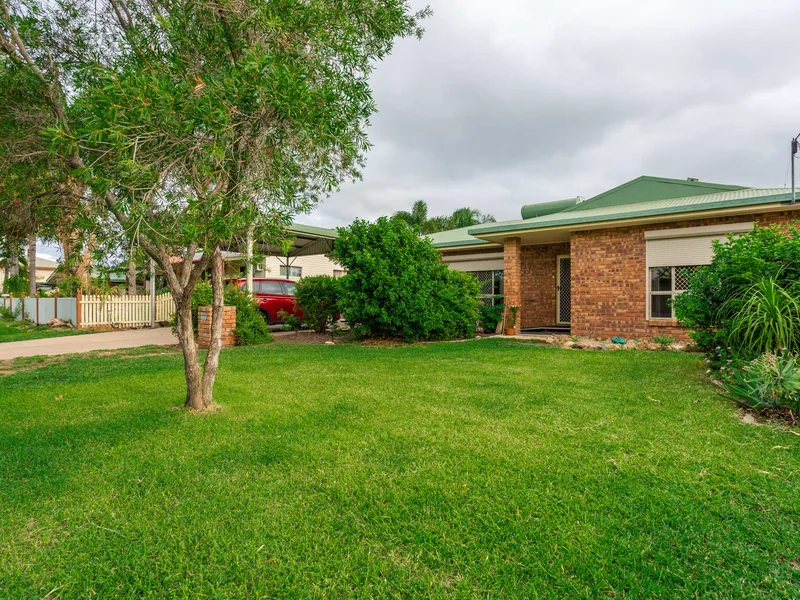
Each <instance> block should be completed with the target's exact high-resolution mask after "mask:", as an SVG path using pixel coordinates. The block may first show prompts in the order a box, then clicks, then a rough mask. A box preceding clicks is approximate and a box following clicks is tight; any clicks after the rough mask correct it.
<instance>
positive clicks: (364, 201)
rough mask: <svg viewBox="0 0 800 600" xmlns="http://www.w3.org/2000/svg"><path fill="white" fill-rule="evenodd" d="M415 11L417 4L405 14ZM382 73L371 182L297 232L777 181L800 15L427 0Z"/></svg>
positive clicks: (687, 0) (333, 201) (713, 3)
mask: <svg viewBox="0 0 800 600" xmlns="http://www.w3.org/2000/svg"><path fill="white" fill-rule="evenodd" d="M424 4H425V3H424V2H414V6H415V7H421V6H424ZM430 5H431V8H432V9H433V11H434V14H433V16H432V17H431V18H430V19H428V20H427V22H426V25H425V28H426V34H425V36H424V38H423V39H422V40H421V41H417V40H403V41H401V42H400V43H398V44H397V45H396V47H395V49H394V52H393V54H392V55H391V56H390V57H389V58H388V59H387V60H385V61H384V62H383V63H381V64H380V65H379V66H378V69H377V71H376V72H375V74H374V76H373V79H372V84H373V89H374V93H375V99H376V101H377V104H378V110H379V112H378V114H376V115H375V116H374V118H373V119H372V127H371V130H370V139H371V141H372V143H373V144H374V148H373V149H372V151H371V152H370V153H369V155H368V159H367V161H368V162H367V167H366V169H365V171H364V179H363V181H360V182H357V183H355V184H345V185H343V186H342V189H341V191H340V192H338V193H336V194H334V195H333V196H331V197H330V198H328V199H327V200H326V201H325V202H323V203H322V204H321V205H320V206H319V207H318V208H317V209H316V210H315V211H314V212H313V213H312V214H311V215H301V216H299V217H298V219H297V220H298V221H299V222H305V223H311V224H316V225H320V226H328V227H331V226H336V225H342V224H346V223H348V222H350V221H351V220H352V219H353V218H355V217H362V218H368V219H372V218H375V217H378V216H380V215H383V214H390V213H392V212H394V211H396V210H399V209H403V208H408V207H409V206H410V205H411V203H412V202H414V201H415V200H418V199H424V200H426V201H427V202H428V205H429V207H430V211H431V213H432V214H441V213H447V212H450V211H452V210H453V209H455V208H458V207H460V206H473V207H476V208H478V209H480V210H481V211H482V212H488V213H492V214H494V215H495V216H496V217H497V218H498V219H499V220H502V219H514V218H519V209H520V206H521V205H522V204H525V203H530V202H545V201H548V200H557V199H561V198H567V197H574V196H578V195H580V196H585V197H590V196H592V195H594V194H596V193H599V192H601V191H604V190H606V189H608V188H611V187H613V186H615V185H618V184H620V183H623V182H625V181H627V180H629V179H632V178H634V177H638V176H639V175H644V174H646V175H660V176H665V177H675V178H686V177H698V178H700V179H702V180H704V181H713V182H719V183H733V184H740V185H749V186H759V187H772V186H775V187H782V186H783V185H784V184H786V183H787V181H788V180H787V173H788V167H789V150H788V146H789V140H790V139H791V137H792V136H794V135H796V134H797V133H798V132H800V110H798V109H800V2H798V0H671V1H669V0H536V1H531V0H493V1H492V2H486V0H432V1H431V2H430Z"/></svg>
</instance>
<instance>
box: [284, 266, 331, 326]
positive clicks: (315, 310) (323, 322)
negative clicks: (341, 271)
mask: <svg viewBox="0 0 800 600" xmlns="http://www.w3.org/2000/svg"><path fill="white" fill-rule="evenodd" d="M294 299H295V302H296V303H297V306H298V308H299V309H300V310H301V311H303V320H304V321H305V322H306V323H307V324H308V325H309V327H311V329H313V330H314V331H315V332H317V333H325V332H326V331H327V329H328V326H330V325H332V324H333V323H334V321H336V318H337V316H338V315H339V280H338V279H335V278H334V277H331V276H330V275H317V276H312V277H304V278H303V279H301V280H300V281H299V282H298V283H297V287H296V289H295V297H294Z"/></svg>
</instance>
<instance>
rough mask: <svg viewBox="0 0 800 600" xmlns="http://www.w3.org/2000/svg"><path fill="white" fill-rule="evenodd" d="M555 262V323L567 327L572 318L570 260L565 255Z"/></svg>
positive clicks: (567, 255)
mask: <svg viewBox="0 0 800 600" xmlns="http://www.w3.org/2000/svg"><path fill="white" fill-rule="evenodd" d="M556 260H557V261H558V264H557V265H556V323H558V324H559V325H569V323H570V320H571V317H572V315H571V312H572V285H571V279H570V274H571V262H570V260H571V259H570V256H569V254H565V255H561V256H558V257H557V258H556Z"/></svg>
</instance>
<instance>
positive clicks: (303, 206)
mask: <svg viewBox="0 0 800 600" xmlns="http://www.w3.org/2000/svg"><path fill="white" fill-rule="evenodd" d="M10 1H11V0H0V8H2V14H3V17H2V23H1V24H0V51H2V52H3V53H4V54H5V57H6V59H5V60H6V65H10V67H11V68H12V69H14V70H17V71H19V72H20V73H22V74H23V76H24V77H23V80H24V81H23V84H24V86H25V89H26V90H27V91H28V92H29V94H28V95H29V96H30V97H31V98H34V99H35V101H34V100H29V101H28V102H27V104H24V106H26V107H28V108H30V110H31V112H32V111H33V110H34V108H36V107H39V106H45V107H46V108H47V111H48V118H49V119H50V120H51V121H52V125H51V126H50V127H47V128H46V129H45V130H44V133H43V134H42V138H43V141H42V142H41V143H40V144H39V145H40V146H41V147H46V148H48V149H50V151H51V152H52V153H53V155H54V156H55V157H57V158H58V159H59V160H60V161H61V163H62V164H64V165H66V166H67V167H68V168H69V173H70V175H71V176H72V177H74V178H75V179H76V180H77V181H78V182H79V183H80V185H81V186H83V187H84V188H85V191H86V193H87V194H89V195H91V197H92V198H93V199H94V200H95V201H96V202H98V203H100V204H101V205H102V207H103V208H104V210H106V211H108V213H110V214H111V215H112V216H113V218H114V219H115V220H116V222H117V223H118V224H119V226H120V227H121V228H122V230H123V232H124V233H125V235H126V236H128V238H129V239H134V238H135V239H136V241H137V243H138V244H139V245H140V246H141V248H142V249H143V250H144V251H145V252H146V254H147V255H148V256H149V257H151V258H152V259H154V260H155V261H156V262H157V263H158V266H159V267H160V268H161V270H162V271H163V273H164V275H165V278H166V281H167V285H168V286H169V289H170V292H171V294H172V296H173V298H174V299H175V303H176V307H177V312H176V319H177V326H176V330H177V334H178V337H179V340H180V345H181V349H182V351H183V355H184V365H185V369H184V370H185V377H186V387H187V394H186V405H187V406H189V407H192V408H195V409H200V410H202V409H205V408H207V407H208V406H209V405H210V404H211V403H212V398H213V396H212V392H213V385H214V381H215V377H216V373H217V369H218V365H219V352H220V346H221V340H220V338H221V335H220V334H221V327H222V309H223V286H222V283H223V263H222V254H221V252H222V249H223V248H226V247H231V246H233V245H236V244H237V243H238V241H239V240H238V238H239V237H240V236H241V232H244V231H247V230H248V229H249V228H253V230H254V232H255V234H256V236H257V237H260V238H262V239H263V238H267V239H277V238H279V237H281V235H282V232H283V231H284V229H285V226H286V225H287V224H288V223H289V222H290V221H291V219H292V217H293V216H294V215H295V214H296V213H298V212H303V211H307V210H310V209H311V208H312V207H313V206H314V204H315V203H316V202H317V201H318V200H319V198H320V197H322V196H324V195H326V194H328V193H330V192H331V191H332V190H333V189H335V188H336V187H337V186H338V184H339V183H340V182H341V181H342V180H344V179H349V178H355V177H358V176H359V174H360V169H361V167H362V166H363V161H364V155H365V152H366V151H367V150H368V148H369V142H368V140H367V137H366V126H367V124H368V118H369V116H370V115H371V114H372V113H373V112H374V110H375V104H374V101H373V99H372V94H371V91H370V89H369V85H368V78H369V75H370V74H371V72H372V70H373V68H374V64H375V62H376V61H377V60H380V59H382V58H383V57H385V56H386V55H387V54H388V53H389V51H390V50H391V48H392V45H393V42H394V40H395V38H397V37H398V36H408V35H417V36H419V35H421V33H422V30H421V29H420V27H419V22H420V20H421V19H422V18H424V17H425V16H427V15H428V14H429V12H430V11H429V10H427V9H426V10H425V11H422V12H420V13H417V14H413V13H412V12H411V11H410V9H409V7H408V4H407V2H406V0H357V1H354V2H345V3H339V2H336V3H331V2H329V1H328V0H306V1H304V2H295V1H293V0H274V1H270V2H264V1H263V0H218V1H216V2H206V3H203V2H185V1H183V0H99V1H95V0H54V1H53V2H49V1H45V0H29V1H28V2H24V3H23V2H22V1H21V0H15V1H14V3H13V4H9V2H10ZM0 108H2V107H0ZM15 160H18V161H19V160H22V157H21V155H19V154H17V155H16V156H15ZM196 253H200V258H199V260H197V261H194V260H193V259H194V257H195V255H196ZM174 257H179V259H178V260H174ZM209 267H210V269H211V281H212V287H213V302H212V306H213V310H212V319H213V327H212V342H211V347H210V349H209V352H208V354H207V357H206V359H205V361H204V363H203V364H202V366H201V365H200V364H199V362H198V353H197V348H196V346H195V341H194V336H193V333H192V327H191V319H192V314H191V297H192V292H193V290H194V289H195V287H196V285H197V282H198V280H199V278H200V274H201V273H202V272H203V271H205V270H206V269H207V268H209Z"/></svg>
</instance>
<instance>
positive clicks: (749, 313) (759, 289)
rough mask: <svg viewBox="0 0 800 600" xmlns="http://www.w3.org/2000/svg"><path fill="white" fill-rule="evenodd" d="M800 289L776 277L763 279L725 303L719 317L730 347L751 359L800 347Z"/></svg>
mask: <svg viewBox="0 0 800 600" xmlns="http://www.w3.org/2000/svg"><path fill="white" fill-rule="evenodd" d="M798 298H800V289H798V287H797V286H796V285H792V286H790V287H783V286H781V284H780V283H779V282H778V280H777V278H776V277H774V276H771V277H764V278H762V279H760V280H758V281H757V282H755V283H754V284H752V285H751V286H749V287H747V288H746V289H745V290H744V292H743V293H742V294H740V295H738V296H735V297H733V298H731V299H730V300H728V301H726V302H725V303H724V304H723V305H722V306H721V307H720V309H719V312H720V315H732V316H731V317H729V319H728V322H727V323H723V330H724V335H725V336H726V341H727V344H728V345H729V346H732V347H733V348H736V349H737V351H738V352H739V353H741V354H742V355H743V356H747V357H752V356H756V355H758V354H762V353H764V352H771V351H777V350H780V349H782V348H788V349H789V350H797V349H798V347H800V300H799V299H798Z"/></svg>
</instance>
